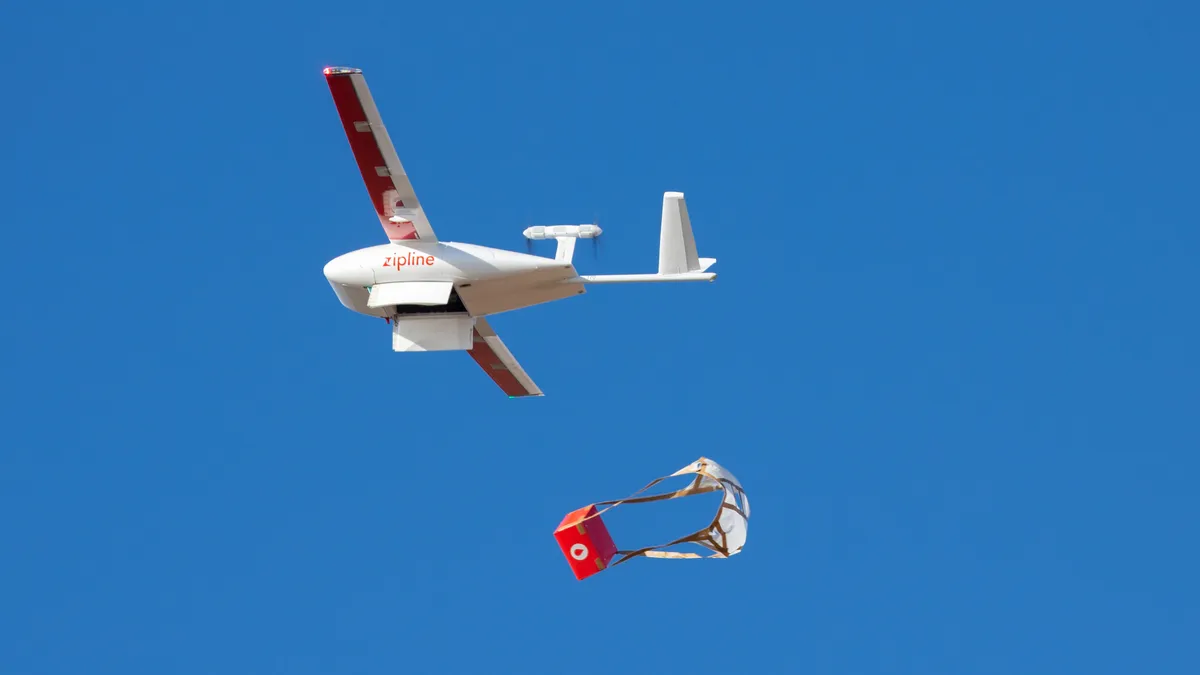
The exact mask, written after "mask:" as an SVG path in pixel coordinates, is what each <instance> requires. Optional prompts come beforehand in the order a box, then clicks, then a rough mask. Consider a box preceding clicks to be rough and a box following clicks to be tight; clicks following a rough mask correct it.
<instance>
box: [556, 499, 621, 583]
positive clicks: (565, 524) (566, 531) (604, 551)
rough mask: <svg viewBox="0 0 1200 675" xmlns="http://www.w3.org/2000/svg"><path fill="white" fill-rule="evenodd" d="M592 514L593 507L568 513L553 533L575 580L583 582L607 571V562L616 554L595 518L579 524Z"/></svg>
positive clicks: (614, 547) (605, 531)
mask: <svg viewBox="0 0 1200 675" xmlns="http://www.w3.org/2000/svg"><path fill="white" fill-rule="evenodd" d="M595 513H596V505H595V504H590V505H588V506H585V507H583V508H582V509H578V510H575V511H572V512H570V513H568V514H567V515H566V517H565V518H563V520H562V522H561V523H559V524H558V529H556V530H554V538H555V539H556V540H558V546H559V548H561V549H562V552H563V555H565V556H567V562H568V563H569V564H570V565H571V571H572V572H574V573H575V578H576V579H585V578H587V577H590V576H592V575H593V574H595V573H596V572H599V571H601V570H603V569H604V568H606V567H608V562H609V561H610V560H612V559H613V556H615V555H616V554H617V545H616V544H614V543H613V540H612V536H610V535H609V534H608V528H607V527H605V526H604V521H602V520H600V517H599V516H596V517H595V518H591V519H590V520H588V521H587V522H581V521H583V519H584V518H587V517H588V516H591V515H594V514H595Z"/></svg>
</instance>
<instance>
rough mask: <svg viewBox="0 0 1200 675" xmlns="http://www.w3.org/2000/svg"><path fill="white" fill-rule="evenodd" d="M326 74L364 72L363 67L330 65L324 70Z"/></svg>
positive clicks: (357, 73) (356, 73) (355, 73)
mask: <svg viewBox="0 0 1200 675" xmlns="http://www.w3.org/2000/svg"><path fill="white" fill-rule="evenodd" d="M324 73H325V75H326V76H329V75H359V74H362V69H361V68H345V67H341V66H330V67H328V68H326V69H325V70H324Z"/></svg>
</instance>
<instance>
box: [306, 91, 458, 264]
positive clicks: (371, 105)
mask: <svg viewBox="0 0 1200 675" xmlns="http://www.w3.org/2000/svg"><path fill="white" fill-rule="evenodd" d="M325 80H326V82H327V83H328V84H329V91H330V93H331V94H333V102H334V105H336V106H337V111H338V116H339V117H340V118H341V120H342V127H343V128H344V129H345V131H346V138H347V139H348V140H349V141H350V149H351V150H352V151H353V152H354V160H355V162H357V164H358V170H359V172H360V173H361V174H362V178H363V182H364V183H366V186H367V193H368V194H369V195H370V196H371V204H372V205H373V206H374V207H375V214H376V215H377V216H379V223H380V225H382V226H383V231H384V232H385V233H386V234H387V237H388V239H389V240H390V241H437V237H436V236H435V235H434V233H433V228H432V227H430V226H429V220H428V219H427V218H426V217H425V210H424V209H423V208H421V202H420V201H419V200H418V199H417V195H416V193H415V192H414V191H413V187H412V183H411V182H410V181H409V180H408V175H407V174H406V173H405V172H404V166H403V165H401V164H400V157H399V156H398V155H397V154H396V148H395V147H394V146H393V145H392V139H391V138H390V137H389V136H388V132H387V129H386V128H385V127H384V125H383V120H382V119H381V118H380V116H379V110H378V109H376V107H375V100H374V99H373V98H372V97H371V90H370V89H368V88H367V81H366V79H364V77H363V74H362V71H361V70H359V69H357V68H326V69H325Z"/></svg>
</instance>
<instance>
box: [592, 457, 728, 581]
mask: <svg viewBox="0 0 1200 675" xmlns="http://www.w3.org/2000/svg"><path fill="white" fill-rule="evenodd" d="M687 474H695V475H696V478H695V480H693V481H692V482H691V484H689V485H688V486H687V487H686V488H683V489H682V490H676V491H675V492H668V493H664V494H659V495H650V496H646V497H638V496H637V495H639V494H641V493H643V492H645V491H646V490H649V489H650V488H652V487H654V486H655V485H657V484H659V483H661V482H662V481H664V480H667V479H669V478H675V477H677V476H684V475H687ZM717 490H722V491H724V492H725V498H724V500H722V502H721V506H720V507H719V508H718V509H717V515H716V516H715V517H713V519H712V522H711V523H709V525H708V527H705V528H703V529H700V530H697V531H695V532H693V533H691V534H689V535H687V536H685V537H680V538H679V539H676V540H674V541H671V542H668V543H666V544H660V545H658V546H648V547H646V548H640V549H637V550H636V551H617V553H620V554H622V556H621V558H620V559H619V560H617V561H616V562H614V563H613V565H619V564H621V563H623V562H625V561H626V560H629V559H630V558H634V557H637V556H645V557H647V558H668V559H683V558H728V557H729V556H732V555H737V554H738V553H740V552H741V550H742V547H743V546H745V545H746V534H747V531H748V529H749V526H750V500H749V499H748V498H747V497H746V492H745V491H744V490H743V489H742V484H741V483H740V482H738V479H737V478H736V477H735V476H734V475H733V474H732V473H730V472H729V471H727V470H726V469H725V467H723V466H721V465H720V464H717V463H716V462H714V461H712V460H711V459H708V458H706V457H701V458H700V459H698V460H696V461H694V462H692V463H691V464H688V465H687V466H685V467H683V468H682V469H680V470H678V471H676V472H675V473H673V474H671V475H669V476H662V477H661V478H656V479H655V480H653V481H651V482H650V483H649V484H647V485H646V487H644V488H642V489H641V490H638V491H637V492H635V493H633V494H632V495H630V496H629V497H626V498H625V499H619V500H616V501H609V502H597V503H596V505H597V506H600V505H602V504H607V505H608V506H607V507H606V508H604V509H603V510H601V511H599V512H597V513H596V514H595V515H593V516H591V517H593V518H594V517H596V516H599V515H600V514H601V513H604V512H605V511H607V510H609V509H612V508H616V507H617V506H620V505H621V504H637V503H642V502H651V501H659V500H663V499H678V498H680V497H689V496H691V495H697V494H704V493H707V492H716V491H717ZM680 544H697V545H699V546H703V547H704V548H707V549H709V550H711V551H713V554H712V555H707V556H702V555H700V554H698V553H682V552H678V551H666V550H663V549H667V548H670V547H672V546H678V545H680Z"/></svg>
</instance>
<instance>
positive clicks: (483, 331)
mask: <svg viewBox="0 0 1200 675" xmlns="http://www.w3.org/2000/svg"><path fill="white" fill-rule="evenodd" d="M472 342H473V344H472V347H471V350H470V351H469V352H468V353H469V354H470V355H471V358H473V359H475V363H478V364H479V367H480V368H483V372H485V373H487V376H488V377H490V378H492V381H493V382H495V383H496V384H497V385H499V386H500V389H501V390H503V391H504V393H506V394H508V395H509V397H510V398H519V397H524V396H541V395H542V390H541V389H538V386H537V385H536V384H534V383H533V380H532V379H530V378H529V375H527V374H525V369H524V368H522V367H521V364H519V363H517V360H516V358H514V357H513V355H512V352H510V351H508V347H505V346H504V342H503V341H501V340H500V337H499V336H498V335H496V331H494V330H492V327H491V325H489V324H488V322H487V320H486V319H484V318H483V317H478V318H477V319H475V332H474V335H473V336H472Z"/></svg>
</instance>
